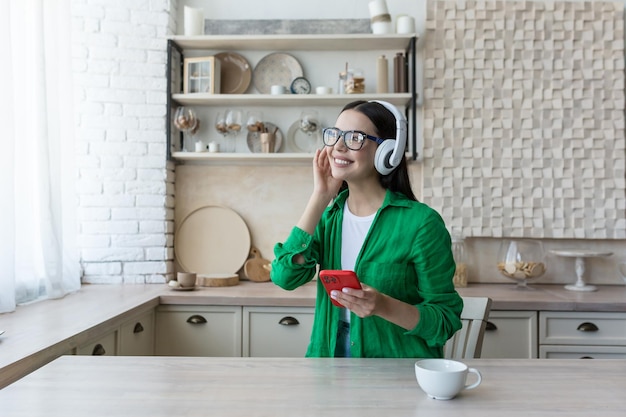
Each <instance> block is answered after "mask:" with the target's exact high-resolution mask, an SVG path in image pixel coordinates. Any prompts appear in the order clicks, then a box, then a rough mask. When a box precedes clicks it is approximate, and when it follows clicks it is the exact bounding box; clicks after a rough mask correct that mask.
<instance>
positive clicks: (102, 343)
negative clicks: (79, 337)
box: [76, 331, 117, 356]
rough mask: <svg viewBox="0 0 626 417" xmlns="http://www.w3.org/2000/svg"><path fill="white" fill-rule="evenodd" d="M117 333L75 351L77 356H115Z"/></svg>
mask: <svg viewBox="0 0 626 417" xmlns="http://www.w3.org/2000/svg"><path fill="white" fill-rule="evenodd" d="M116 348H117V332H116V331H115V332H111V333H109V334H107V335H106V336H103V337H101V338H100V339H98V340H95V341H93V342H91V343H87V344H86V345H83V346H80V347H78V348H77V349H76V354H77V355H93V356H104V355H106V356H115V355H116V354H117V349H116Z"/></svg>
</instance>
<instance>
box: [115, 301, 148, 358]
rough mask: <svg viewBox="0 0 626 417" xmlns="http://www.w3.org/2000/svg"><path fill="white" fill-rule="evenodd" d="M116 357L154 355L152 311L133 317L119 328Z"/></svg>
mask: <svg viewBox="0 0 626 417" xmlns="http://www.w3.org/2000/svg"><path fill="white" fill-rule="evenodd" d="M119 332H120V333H119V335H120V344H119V351H118V355H121V356H150V355H153V354H154V310H153V309H151V310H150V311H148V312H145V313H143V314H141V315H139V316H137V317H134V318H132V319H130V320H128V321H127V322H125V323H124V324H122V326H121V327H120V331H119Z"/></svg>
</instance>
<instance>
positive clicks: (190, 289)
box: [170, 287, 196, 291]
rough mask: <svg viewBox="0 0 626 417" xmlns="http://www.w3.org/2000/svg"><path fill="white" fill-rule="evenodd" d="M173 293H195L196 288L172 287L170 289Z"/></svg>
mask: <svg viewBox="0 0 626 417" xmlns="http://www.w3.org/2000/svg"><path fill="white" fill-rule="evenodd" d="M170 289H171V290H172V291H193V290H195V289H196V287H172V288H170Z"/></svg>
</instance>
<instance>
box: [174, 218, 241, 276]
mask: <svg viewBox="0 0 626 417" xmlns="http://www.w3.org/2000/svg"><path fill="white" fill-rule="evenodd" d="M174 253H175V255H176V260H177V261H178V263H179V264H180V266H181V267H182V268H183V270H185V271H193V272H196V273H198V274H214V273H220V274H223V273H232V274H234V273H236V272H237V271H238V270H239V269H241V267H242V266H243V264H244V263H245V262H246V260H247V259H248V255H249V254H250V231H249V230H248V227H247V226H246V222H245V221H244V220H243V219H242V218H241V217H240V216H239V214H237V213H236V212H235V211H233V210H231V209H229V208H226V207H220V206H205V207H200V208H199V209H196V210H194V211H192V212H191V213H189V214H188V215H187V216H186V217H185V218H184V219H183V220H182V221H181V223H180V225H179V226H178V227H177V228H176V234H175V235H174Z"/></svg>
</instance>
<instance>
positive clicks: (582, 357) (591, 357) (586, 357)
mask: <svg viewBox="0 0 626 417" xmlns="http://www.w3.org/2000/svg"><path fill="white" fill-rule="evenodd" d="M579 359H593V356H581V357H580V358H579Z"/></svg>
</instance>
